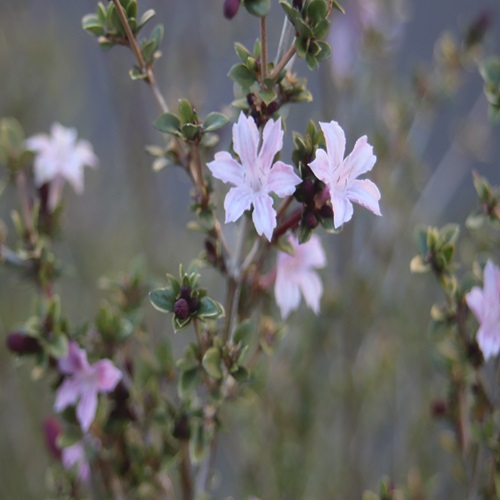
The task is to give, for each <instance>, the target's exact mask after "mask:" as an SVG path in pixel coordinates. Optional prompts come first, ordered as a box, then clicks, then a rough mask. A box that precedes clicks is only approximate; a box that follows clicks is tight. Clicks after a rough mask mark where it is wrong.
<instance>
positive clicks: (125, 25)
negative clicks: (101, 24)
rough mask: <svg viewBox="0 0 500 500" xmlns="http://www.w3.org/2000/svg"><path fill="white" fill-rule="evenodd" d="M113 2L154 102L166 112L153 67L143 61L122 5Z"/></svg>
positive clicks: (166, 108)
mask: <svg viewBox="0 0 500 500" xmlns="http://www.w3.org/2000/svg"><path fill="white" fill-rule="evenodd" d="M113 3H114V4H115V7H116V12H117V13H118V17H119V18H120V22H121V23H122V26H123V29H124V30H125V34H126V35H127V39H128V43H129V45H130V48H131V50H132V52H133V53H134V55H135V58H136V59H137V62H138V64H139V68H140V69H141V71H144V70H146V73H147V75H148V78H147V80H146V81H147V83H148V84H149V85H150V87H151V90H152V91H153V95H154V97H155V99H156V102H157V103H158V106H159V107H160V109H161V110H162V111H163V112H164V113H167V112H168V106H167V103H166V101H165V98H164V97H163V95H162V93H161V92H160V89H159V88H158V85H157V84H156V80H155V77H154V73H153V69H152V68H151V66H148V65H147V64H146V61H144V57H142V52H141V49H140V47H139V45H137V39H136V38H135V36H134V33H133V32H132V29H131V28H130V25H129V23H128V20H127V16H126V15H125V12H124V11H123V7H122V5H121V3H120V1H119V0H113Z"/></svg>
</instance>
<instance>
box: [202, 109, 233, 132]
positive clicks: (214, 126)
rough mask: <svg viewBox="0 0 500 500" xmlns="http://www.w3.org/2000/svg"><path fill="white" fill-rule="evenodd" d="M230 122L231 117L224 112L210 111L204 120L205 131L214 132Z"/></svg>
mask: <svg viewBox="0 0 500 500" xmlns="http://www.w3.org/2000/svg"><path fill="white" fill-rule="evenodd" d="M228 123H229V118H226V117H225V116H224V115H223V114H222V113H209V114H208V115H207V117H206V118H205V121H204V122H203V131H204V132H213V131H214V130H218V129H220V128H222V127H224V126H225V125H227V124H228Z"/></svg>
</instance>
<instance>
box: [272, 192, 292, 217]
mask: <svg viewBox="0 0 500 500" xmlns="http://www.w3.org/2000/svg"><path fill="white" fill-rule="evenodd" d="M292 200H293V196H289V197H288V198H285V200H284V201H283V203H282V204H281V205H280V207H279V208H278V213H277V214H276V219H277V220H280V219H281V217H283V214H284V213H285V211H286V209H287V208H288V207H289V205H290V203H292Z"/></svg>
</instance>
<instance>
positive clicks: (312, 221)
mask: <svg viewBox="0 0 500 500" xmlns="http://www.w3.org/2000/svg"><path fill="white" fill-rule="evenodd" d="M304 224H305V225H306V226H307V227H308V228H309V229H314V228H315V227H317V226H318V218H317V217H316V214H315V213H314V212H313V211H312V210H307V211H306V212H305V213H304Z"/></svg>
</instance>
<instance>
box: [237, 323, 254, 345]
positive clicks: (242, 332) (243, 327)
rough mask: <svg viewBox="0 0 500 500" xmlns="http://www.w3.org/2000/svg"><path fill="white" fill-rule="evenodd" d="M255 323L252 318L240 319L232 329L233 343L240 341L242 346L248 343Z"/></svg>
mask: <svg viewBox="0 0 500 500" xmlns="http://www.w3.org/2000/svg"><path fill="white" fill-rule="evenodd" d="M254 329H255V325H254V323H253V321H252V320H250V319H246V320H245V321H242V322H241V323H240V324H239V325H238V326H237V327H236V328H235V330H234V334H233V339H234V343H235V344H239V343H241V345H242V346H243V347H246V346H248V345H250V342H251V340H252V335H253V332H254Z"/></svg>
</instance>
